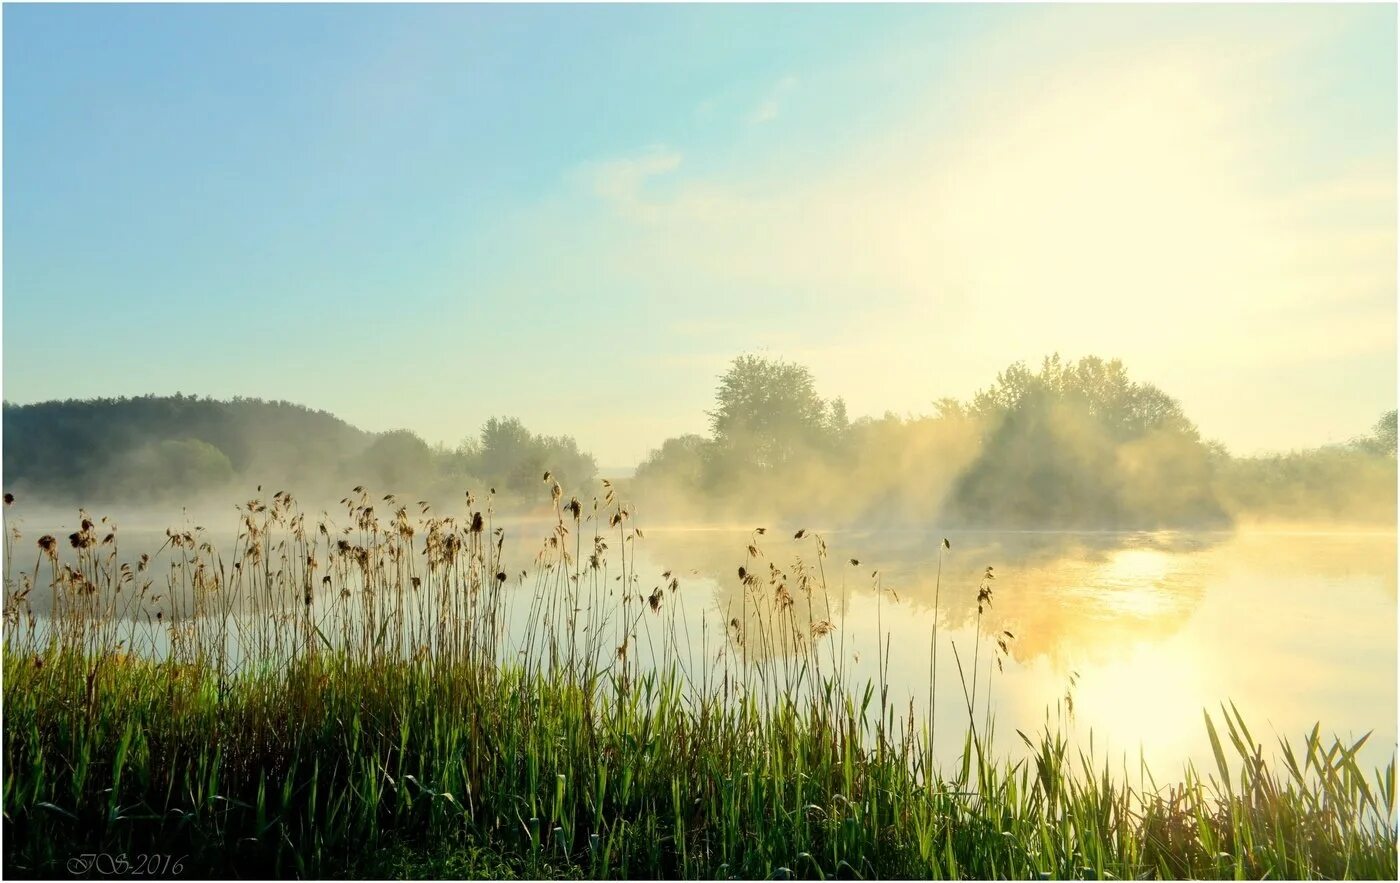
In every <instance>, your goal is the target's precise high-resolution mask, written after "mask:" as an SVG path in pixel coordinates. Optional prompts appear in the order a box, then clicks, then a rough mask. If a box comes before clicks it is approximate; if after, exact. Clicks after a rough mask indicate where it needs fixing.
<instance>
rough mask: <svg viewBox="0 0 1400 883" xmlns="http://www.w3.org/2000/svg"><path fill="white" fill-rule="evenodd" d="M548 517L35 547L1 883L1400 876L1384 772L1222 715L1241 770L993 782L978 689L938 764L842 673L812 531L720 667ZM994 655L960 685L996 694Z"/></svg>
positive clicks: (1029, 760) (757, 593) (751, 598)
mask: <svg viewBox="0 0 1400 883" xmlns="http://www.w3.org/2000/svg"><path fill="white" fill-rule="evenodd" d="M556 501H557V503H558V512H559V518H558V525H557V528H556V529H555V531H554V532H553V533H551V535H550V537H549V538H548V539H546V541H545V543H544V544H543V547H542V549H541V552H540V556H539V557H537V559H536V562H535V566H534V570H533V575H531V574H529V573H526V574H524V575H521V576H517V577H511V576H509V575H507V573H506V571H505V567H504V565H503V564H502V558H501V556H502V550H503V547H504V538H503V537H502V536H501V535H500V534H498V533H497V532H495V531H494V530H493V529H492V527H491V524H490V509H489V506H486V507H484V510H482V511H477V512H473V511H471V510H470V509H469V513H468V515H467V517H466V518H464V519H462V520H461V521H456V520H452V519H438V518H435V517H433V516H431V515H430V514H429V513H426V512H424V513H421V514H422V518H419V519H410V518H409V517H408V515H407V512H406V509H405V508H404V507H398V506H397V505H396V504H394V503H393V502H390V507H389V515H388V516H387V517H386V518H385V519H384V520H383V521H382V522H381V520H380V519H379V517H378V516H376V515H375V513H374V512H373V507H372V506H371V505H370V503H369V501H368V499H367V498H365V497H359V498H356V499H353V500H348V501H347V504H346V505H347V523H348V525H349V527H348V529H346V528H342V527H337V526H336V525H334V524H329V523H327V522H326V521H323V522H322V523H321V524H319V525H314V526H313V525H309V524H308V523H307V522H306V520H305V519H304V518H303V517H302V516H301V514H300V513H298V512H297V511H296V509H295V505H294V504H293V503H291V501H290V500H285V499H283V498H281V497H280V496H279V497H278V498H276V499H274V501H273V502H272V503H271V504H270V505H264V504H262V503H260V502H256V501H255V502H253V503H250V504H249V505H248V506H245V507H244V510H243V515H242V519H243V524H242V529H241V531H240V534H239V539H238V544H237V547H236V548H235V551H234V553H233V559H232V560H231V561H225V560H224V559H222V558H221V557H220V556H219V555H218V554H217V552H216V551H215V550H214V549H213V547H212V546H211V545H209V544H207V543H204V542H203V541H202V540H201V538H200V534H199V531H197V530H191V531H188V532H172V533H171V535H170V537H169V538H168V539H169V542H168V543H167V546H166V547H165V548H163V549H162V550H161V553H160V554H159V555H157V556H156V557H155V560H154V563H153V561H152V559H145V558H143V559H141V560H138V561H137V562H136V563H135V564H130V563H125V562H122V561H121V558H120V556H119V555H118V553H117V543H116V540H115V531H112V532H111V539H110V540H109V538H108V533H107V528H106V527H105V526H104V525H102V524H100V523H92V522H91V521H89V523H88V524H86V525H85V526H84V527H83V529H82V530H81V531H79V532H77V533H75V534H74V535H73V536H72V537H69V538H68V541H67V542H66V543H63V544H62V547H60V544H59V543H58V541H57V540H56V539H55V538H51V537H43V538H40V539H39V540H38V549H37V556H36V557H37V560H38V563H37V564H36V565H35V567H34V569H33V570H32V571H25V572H20V573H12V574H10V577H9V578H10V581H11V587H10V591H9V598H8V599H7V601H8V603H7V606H6V616H7V633H6V649H5V654H4V676H5V677H4V713H5V755H4V759H5V776H4V813H5V814H4V828H5V830H4V835H5V836H4V850H5V872H6V873H7V874H8V875H10V876H67V875H68V874H69V872H70V868H71V869H76V870H78V871H80V872H83V873H87V874H89V875H92V876H99V875H101V868H98V867H96V866H95V865H82V864H80V865H75V866H70V861H71V860H73V859H74V858H75V857H78V856H82V855H84V854H107V855H111V856H119V855H125V856H126V860H127V861H128V862H132V861H136V860H137V858H138V857H139V856H148V855H152V854H155V855H162V856H170V857H172V858H171V861H172V862H173V860H175V859H178V860H179V866H178V869H176V868H175V867H174V865H173V864H164V865H162V866H161V868H162V871H163V872H169V871H178V873H180V874H183V875H193V876H209V875H217V876H234V875H237V876H251V875H267V876H275V877H277V876H341V875H365V876H380V875H387V876H411V875H417V876H462V875H465V876H491V877H503V876H530V877H555V876H560V877H572V876H611V877H710V878H713V877H721V878H725V877H740V878H766V877H814V878H815V877H833V876H835V877H873V876H881V877H1011V878H1021V879H1025V878H1036V877H1047V876H1048V877H1066V878H1069V877H1076V878H1090V877H1091V878H1097V879H1102V878H1109V877H1117V878H1124V879H1126V878H1137V877H1144V876H1149V877H1150V876H1162V877H1184V876H1198V877H1239V876H1244V877H1264V876H1270V877H1285V878H1288V877H1346V876H1350V877H1385V878H1393V877H1394V876H1395V875H1396V838H1395V833H1394V831H1395V828H1394V819H1395V816H1394V767H1393V764H1391V765H1390V766H1389V767H1388V768H1387V769H1385V770H1383V771H1364V770H1362V769H1360V768H1359V766H1358V764H1357V762H1356V759H1355V754H1356V748H1357V746H1349V745H1342V744H1340V743H1336V742H1335V741H1324V740H1323V739H1322V738H1321V737H1320V736H1319V735H1318V733H1317V732H1316V731H1315V732H1314V733H1313V734H1311V735H1310V736H1308V737H1307V738H1305V739H1303V740H1302V741H1301V742H1299V743H1298V744H1297V745H1296V746H1293V747H1290V746H1288V745H1282V744H1281V745H1280V746H1278V748H1277V749H1274V748H1272V747H1271V748H1270V749H1269V751H1268V753H1267V754H1266V753H1265V749H1264V748H1263V746H1261V745H1259V744H1258V743H1257V742H1256V741H1255V739H1254V737H1253V736H1252V735H1251V734H1250V733H1249V731H1248V729H1247V728H1246V727H1245V725H1244V722H1243V720H1241V719H1240V718H1239V716H1238V714H1236V713H1234V712H1233V710H1230V711H1226V712H1224V714H1223V716H1222V715H1217V716H1216V718H1217V721H1218V723H1219V725H1220V726H1219V730H1218V731H1217V729H1216V726H1215V724H1213V723H1212V722H1210V721H1209V719H1208V720H1207V721H1206V722H1205V724H1204V725H1205V726H1207V727H1208V728H1209V731H1210V737H1211V740H1212V743H1213V745H1215V746H1216V755H1217V764H1216V767H1217V768H1216V769H1214V770H1211V771H1203V773H1202V775H1199V776H1198V775H1197V774H1196V773H1195V772H1194V771H1192V770H1191V769H1189V768H1187V769H1184V770H1177V771H1172V775H1171V776H1170V777H1169V779H1170V782H1171V783H1172V784H1167V782H1166V781H1163V782H1160V783H1159V782H1157V781H1154V780H1153V778H1152V776H1151V774H1150V773H1148V772H1147V771H1146V770H1144V769H1140V768H1134V769H1132V770H1111V769H1108V768H1106V767H1104V766H1102V765H1101V764H1098V763H1096V762H1095V761H1094V760H1093V759H1092V758H1090V757H1087V756H1084V755H1081V754H1078V753H1077V752H1075V751H1074V750H1072V749H1071V748H1070V747H1069V746H1068V745H1067V743H1066V741H1065V739H1064V738H1063V737H1062V736H1061V735H1059V734H1058V733H1057V732H1054V731H1046V732H1044V733H1041V734H1038V735H1036V734H1027V735H1026V737H1025V750H1024V752H1021V753H1020V755H1019V756H1016V757H1000V758H997V757H991V756H989V755H988V754H987V753H986V752H984V751H983V750H982V746H984V745H990V744H992V743H991V739H990V733H989V729H990V726H991V722H990V717H991V712H990V704H987V705H984V706H982V707H979V702H978V698H979V697H978V693H977V692H976V687H975V686H974V685H975V682H973V684H972V685H970V684H967V683H966V682H965V683H964V688H968V687H971V689H970V690H969V692H967V693H966V694H965V697H966V701H967V707H968V712H969V714H968V721H969V725H968V727H967V728H965V730H964V731H962V732H958V733H942V732H940V733H938V734H937V738H938V739H939V740H940V742H941V743H943V744H946V743H947V742H948V741H953V742H955V743H960V744H961V748H962V750H961V752H960V756H961V762H960V763H958V764H955V765H953V767H952V768H947V769H943V768H939V767H938V766H937V765H936V764H935V763H933V760H932V758H933V757H934V753H933V750H932V745H931V742H932V740H933V737H934V734H933V733H932V732H930V727H929V723H928V722H927V721H925V720H915V719H913V717H912V716H911V714H910V713H908V712H902V711H901V710H897V709H895V708H894V707H892V706H891V704H890V703H888V702H887V701H886V699H885V691H884V689H883V686H882V685H881V684H879V683H876V684H870V685H864V684H851V683H848V682H847V681H846V679H845V676H844V674H843V671H842V668H841V666H840V664H839V658H840V657H839V656H838V654H836V653H835V652H834V650H833V649H832V642H833V641H834V640H835V639H836V635H835V632H834V629H835V626H834V625H833V624H832V622H831V619H830V617H829V615H827V616H826V618H822V617H823V616H824V615H826V614H827V611H828V610H829V609H830V605H831V603H832V602H831V600H830V599H829V598H827V597H826V589H825V583H824V572H825V570H824V568H825V565H824V563H823V560H824V557H825V553H824V547H823V546H822V544H821V540H820V538H819V537H810V536H808V537H799V538H797V539H798V540H799V541H801V542H806V543H809V544H810V546H809V547H808V548H809V549H810V555H809V556H808V558H807V560H803V559H802V558H800V557H799V558H798V559H797V560H796V562H795V563H794V564H793V565H792V566H791V567H790V568H787V569H784V568H779V567H777V566H776V565H768V566H766V570H767V573H763V572H762V570H761V569H760V567H759V566H758V565H757V564H756V563H755V562H757V561H758V559H759V558H761V557H762V550H761V549H760V548H759V547H758V544H759V543H760V542H761V538H762V536H763V535H762V534H761V533H757V532H756V534H755V545H754V546H753V547H751V549H750V550H749V554H748V558H747V559H746V560H748V561H750V566H747V567H745V569H744V570H743V571H741V572H740V574H739V579H740V580H741V581H742V582H743V584H744V586H745V589H746V596H745V597H746V601H745V607H744V609H743V610H742V611H740V613H739V615H736V616H735V617H734V618H733V619H732V620H731V622H730V626H731V628H730V630H729V631H728V632H727V633H726V635H725V638H724V640H723V641H722V642H721V643H720V645H719V648H718V653H715V657H714V658H715V659H716V660H718V661H717V662H716V665H715V666H714V667H712V668H706V669H704V670H703V671H700V672H697V671H694V670H688V669H686V668H683V667H682V666H681V665H680V664H679V663H678V661H677V660H678V659H679V658H681V657H682V652H681V651H682V650H684V649H685V642H686V641H688V640H689V636H687V635H686V634H685V633H684V631H683V630H681V629H679V628H678V627H677V621H678V620H677V619H676V618H675V616H674V613H673V609H674V607H675V606H677V605H678V604H680V603H681V601H680V600H679V599H680V597H681V595H682V591H683V590H680V589H678V587H677V582H676V581H674V579H673V580H672V582H670V583H669V584H663V585H661V586H658V587H656V588H655V589H654V590H652V591H651V592H650V594H648V591H647V589H646V588H635V589H634V590H630V591H629V590H626V589H619V588H617V587H618V586H633V584H634V583H636V582H637V576H636V574H635V573H634V572H633V571H632V570H630V569H629V558H630V552H628V549H629V547H630V545H631V544H632V543H634V542H635V541H637V540H639V539H640V538H641V533H640V531H637V530H636V529H635V528H633V527H631V526H630V520H629V518H628V516H627V513H626V509H625V507H623V506H621V505H620V504H618V503H616V502H615V501H613V500H611V499H605V500H604V501H603V502H602V503H601V504H600V505H599V506H598V507H596V508H595V510H594V511H592V512H588V513H587V514H585V512H584V511H583V509H582V507H581V506H579V507H575V506H574V505H573V504H572V503H564V502H563V499H562V494H559V493H556ZM584 533H588V534H589V535H590V536H591V539H589V540H587V541H585V540H583V539H581V538H580V535H581V534H584ZM10 541H11V542H19V541H18V540H16V539H15V538H14V537H13V536H12V537H10ZM31 548H32V547H31ZM7 551H9V553H10V554H8V555H7V560H9V561H10V562H13V561H14V558H15V555H14V551H15V550H14V548H11V549H9V550H7ZM155 574H160V575H159V576H156V575H155ZM985 591H986V592H988V593H990V588H989V587H988V588H986V589H985ZM36 592H38V593H42V594H45V595H46V596H47V598H48V602H47V604H46V606H45V608H44V609H42V610H39V611H38V612H36V597H35V593H36ZM609 599H611V600H609ZM511 604H514V605H515V607H514V608H512V609H517V610H520V611H522V612H523V625H524V627H523V628H522V629H518V630H517V631H516V634H515V636H514V637H511V636H509V635H508V634H507V631H508V630H507V629H506V628H505V627H504V623H505V620H506V618H507V617H506V613H505V611H506V610H507V608H508V607H509V606H510V605H511ZM933 637H934V639H935V640H936V635H935V636H933ZM143 641H147V642H148V643H146V644H143ZM984 645H985V646H984ZM991 645H992V639H991V638H990V637H989V638H988V640H987V641H979V642H978V646H976V647H974V648H972V653H971V654H968V653H967V652H966V648H964V652H963V653H962V654H960V655H958V656H955V657H954V660H955V662H956V664H957V665H958V666H959V667H961V666H963V665H968V666H969V667H970V668H972V669H973V670H981V671H983V673H984V677H988V676H989V673H990V671H991V668H990V666H989V665H986V664H985V663H986V659H985V658H980V657H979V653H981V652H985V651H986V647H987V646H991ZM714 652H715V648H714V647H711V646H708V645H707V646H706V650H705V657H706V658H709V657H710V655H711V654H712V653H714ZM982 689H983V690H984V693H983V694H982V695H983V701H984V702H985V701H986V694H985V690H986V687H985V686H984V687H983V688H982ZM974 722H975V723H974Z"/></svg>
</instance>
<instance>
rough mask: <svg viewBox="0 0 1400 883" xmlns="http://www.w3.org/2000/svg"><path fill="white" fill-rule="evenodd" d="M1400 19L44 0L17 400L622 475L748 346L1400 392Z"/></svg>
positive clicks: (1217, 413)
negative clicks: (306, 423) (395, 441)
mask: <svg viewBox="0 0 1400 883" xmlns="http://www.w3.org/2000/svg"><path fill="white" fill-rule="evenodd" d="M1395 16H1396V10H1395V8H1394V7H1393V6H1391V5H1388V4H1386V5H1373V6H1178V7H1147V6H1131V7H1128V6H1125V7H1104V6H1063V7H1060V6H1002V5H997V6H961V5H959V6H879V7H861V6H728V5H725V6H648V7H637V6H597V7H584V6H570V7H555V6H514V7H512V6H366V5H345V6H334V5H310V6H284V5H262V4H258V5H249V6H225V5H190V6H179V5H163V4H157V5H149V6H115V5H90V6H58V5H14V4H7V5H6V6H5V7H4V11H3V30H4V65H3V68H4V69H3V75H4V84H3V100H4V105H3V123H4V135H3V150H4V159H3V172H4V177H3V190H4V197H3V203H4V241H3V246H4V248H3V282H4V292H3V323H4V327H3V343H4V356H3V368H4V374H3V392H4V397H5V399H6V400H7V401H11V402H32V401H40V400H45V399H51V398H70V397H72V398H83V397H92V396H113V395H139V394H144V393H160V394H167V393H173V392H176V391H182V392H184V393H186V394H191V393H194V394H199V395H212V396H215V397H228V396H233V395H244V396H258V397H263V398H271V399H287V400H291V401H295V402H299V403H302V404H305V405H309V406H312V407H316V408H321V409H325V410H329V411H332V412H334V413H335V414H337V415H339V416H341V417H343V418H344V419H346V420H348V421H350V422H351V423H354V424H356V425H358V426H361V427H363V428H366V429H370V430H385V429H392V428H400V427H403V428H410V429H413V430H415V431H416V432H418V433H419V434H421V435H422V436H423V437H424V438H426V439H427V440H429V441H430V442H434V443H436V442H445V443H448V444H456V443H457V442H458V441H459V440H460V439H462V438H463V437H464V436H466V435H470V434H474V433H475V432H476V431H477V430H478V428H479V427H480V425H481V424H482V423H483V422H484V421H485V420H486V418H488V417H490V416H492V415H515V416H518V417H520V418H521V419H522V420H524V422H525V423H526V425H527V426H529V427H531V428H532V429H534V430H535V431H538V432H545V433H548V434H570V435H573V436H575V437H576V438H577V439H578V440H579V442H580V444H581V445H582V446H583V447H584V448H585V449H587V450H591V451H593V452H594V453H595V455H596V456H597V457H598V460H599V462H600V463H602V464H603V465H605V466H625V465H630V464H634V463H636V462H637V461H638V460H639V459H641V458H642V457H643V456H644V455H645V454H646V452H647V451H648V450H649V449H651V448H653V447H657V446H659V445H660V443H661V441H662V440H663V439H665V438H666V437H668V436H673V435H678V434H681V433H685V432H703V431H704V430H705V426H706V418H705V415H704V411H705V409H706V408H707V407H709V405H710V403H711V401H712V397H713V391H714V387H715V384H716V381H717V378H718V377H719V375H720V374H721V373H723V371H724V369H725V366H726V364H727V363H728V362H729V360H731V359H732V358H733V357H735V356H736V355H739V354H741V353H745V352H757V353H763V354H767V355H770V356H774V357H781V358H786V359H790V360H794V361H797V362H800V363H802V364H804V365H806V366H808V367H809V368H810V369H811V370H812V371H813V373H814V375H815V376H816V379H817V382H818V387H819V390H820V391H821V392H822V393H823V394H824V395H826V396H841V397H843V398H844V399H845V400H846V402H847V405H848V408H849V410H850V413H851V414H852V416H860V415H867V414H868V415H876V416H878V415H881V414H884V413H885V412H887V411H893V412H896V413H900V414H922V413H928V412H930V411H931V410H932V404H931V403H932V402H933V401H934V400H936V399H938V398H941V397H943V396H955V397H960V398H961V397H966V396H969V395H971V394H972V393H973V392H975V391H976V390H977V389H979V388H982V387H984V386H986V385H988V384H989V383H990V382H991V381H992V380H993V379H994V378H995V376H996V373H997V372H998V371H1000V370H1002V369H1003V368H1005V367H1006V366H1007V365H1009V364H1011V363H1013V362H1016V361H1019V360H1026V361H1028V362H1032V363H1035V362H1038V361H1039V360H1040V358H1041V357H1043V356H1045V355H1047V354H1049V353H1052V352H1059V353H1062V354H1063V355H1065V356H1068V357H1078V356H1083V355H1099V356H1103V357H1119V358H1122V359H1123V360H1124V362H1125V364H1126V365H1127V367H1128V369H1129V371H1130V373H1131V374H1132V375H1133V376H1134V377H1135V378H1137V379H1140V380H1145V381H1149V382H1152V383H1155V384H1156V385H1158V386H1160V387H1162V388H1163V389H1165V390H1166V391H1167V392H1169V393H1170V394H1172V395H1174V396H1176V397H1177V398H1178V399H1179V400H1180V401H1181V403H1182V405H1183V407H1184V408H1185V410H1186V412H1187V414H1188V415H1190V416H1191V417H1192V418H1193V419H1194V420H1195V421H1196V423H1197V424H1198V426H1199V427H1200V429H1201V431H1202V433H1203V435H1205V436H1206V437H1208V438H1212V439H1216V440H1219V441H1222V442H1224V443H1225V444H1226V445H1227V446H1229V447H1230V449H1231V450H1233V451H1235V452H1237V453H1246V454H1247V453H1254V452H1258V451H1263V450H1275V449H1291V448H1301V447H1307V446H1312V445H1316V444H1323V443H1327V442H1334V441H1344V440H1346V439H1348V438H1351V437H1353V436H1356V435H1359V434H1361V433H1363V432H1365V431H1366V430H1367V429H1368V428H1369V427H1370V426H1371V424H1373V423H1374V422H1375V420H1376V419H1377V418H1378V417H1379V416H1380V414H1381V412H1383V411H1385V410H1388V409H1390V408H1394V407H1395V403H1396V350H1395V340H1396V252H1395V249H1396V189H1395V188H1396V91H1395V89H1396V19H1395Z"/></svg>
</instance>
